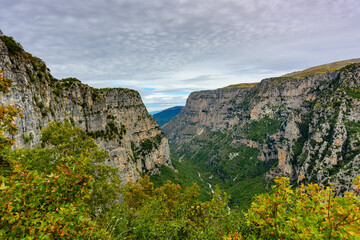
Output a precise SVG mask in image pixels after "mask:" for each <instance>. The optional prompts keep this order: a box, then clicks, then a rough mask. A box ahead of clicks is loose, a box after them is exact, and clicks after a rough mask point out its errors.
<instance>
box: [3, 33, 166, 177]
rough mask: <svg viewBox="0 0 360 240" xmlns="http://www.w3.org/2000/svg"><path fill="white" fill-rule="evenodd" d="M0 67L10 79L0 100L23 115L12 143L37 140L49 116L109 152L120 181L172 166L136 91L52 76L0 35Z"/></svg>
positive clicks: (20, 144) (29, 143) (26, 143)
mask: <svg viewBox="0 0 360 240" xmlns="http://www.w3.org/2000/svg"><path fill="white" fill-rule="evenodd" d="M14 44H15V45H14ZM16 46H17V47H16ZM0 70H1V71H2V72H3V74H4V76H5V77H7V78H10V79H12V80H13V81H14V84H13V87H12V89H11V92H10V93H9V94H6V95H4V96H1V97H0V104H12V105H15V106H17V107H18V108H20V109H21V111H22V114H23V115H24V117H23V118H18V119H17V121H16V124H17V126H18V133H17V134H16V135H15V136H13V137H14V138H15V139H16V145H15V147H24V146H29V147H31V146H34V145H36V144H37V143H38V142H39V137H40V132H41V129H42V128H44V127H45V126H47V124H48V123H49V122H51V121H58V122H65V121H70V122H73V123H74V124H75V125H76V126H79V127H81V128H82V129H83V130H84V131H85V132H86V133H88V134H89V135H91V136H92V137H94V139H95V141H96V142H97V143H98V145H99V146H100V147H101V148H103V149H105V150H106V151H107V152H108V153H109V155H110V159H108V160H107V164H109V165H111V166H114V167H117V168H118V169H119V176H120V179H121V181H122V182H123V183H126V182H128V181H129V180H133V181H136V180H137V179H138V178H139V177H140V175H141V174H143V173H150V174H151V173H156V172H158V167H159V166H160V165H166V166H169V167H171V168H172V165H171V162H170V157H169V155H170V153H169V145H168V140H167V138H166V137H165V135H164V134H163V133H162V131H161V129H160V127H159V126H158V124H157V123H156V122H155V120H154V119H153V117H152V116H151V115H150V114H149V113H148V112H147V110H146V108H145V106H144V104H143V102H142V100H141V97H140V95H139V93H138V92H136V91H134V90H130V89H123V88H114V89H95V88H92V87H90V86H88V85H85V84H82V83H81V82H80V81H79V80H77V79H74V78H69V79H63V80H61V81H59V80H56V79H54V78H53V77H52V76H51V74H50V70H49V69H48V68H47V67H46V65H45V63H44V62H43V61H41V60H40V59H38V58H36V57H33V56H32V55H31V54H29V53H27V52H25V51H24V50H23V49H22V48H21V46H20V45H19V44H16V43H15V42H13V41H12V39H10V38H7V37H4V36H3V37H1V40H0Z"/></svg>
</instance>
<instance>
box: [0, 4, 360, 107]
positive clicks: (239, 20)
mask: <svg viewBox="0 0 360 240" xmlns="http://www.w3.org/2000/svg"><path fill="white" fill-rule="evenodd" d="M1 3H2V4H1V8H0V29H1V30H2V31H3V33H4V34H5V35H8V36H13V37H14V39H15V40H16V41H18V42H20V43H21V44H22V46H23V47H24V49H25V50H26V51H28V52H30V53H32V54H33V55H34V56H37V57H39V58H41V59H43V60H44V61H45V62H46V64H47V66H48V68H50V70H51V73H52V75H53V76H54V77H56V78H59V79H61V78H65V77H76V78H78V79H80V80H81V81H82V82H83V83H86V84H88V85H90V86H93V87H98V88H102V87H125V88H132V89H135V90H138V91H139V92H140V94H141V96H142V99H143V101H144V103H145V105H146V106H147V108H148V110H149V111H156V110H161V109H165V108H168V107H172V106H179V105H185V102H186V99H187V97H188V95H189V94H190V93H191V92H193V91H199V90H207V89H216V88H221V87H225V86H227V85H230V84H237V83H245V82H258V81H260V80H262V79H264V78H267V77H276V76H281V75H283V74H285V73H289V72H293V71H296V70H302V69H305V68H308V67H312V66H315V65H320V64H325V63H329V62H334V61H339V60H345V59H351V58H359V57H360V1H359V0H141V1H140V0H61V1H59V0H1Z"/></svg>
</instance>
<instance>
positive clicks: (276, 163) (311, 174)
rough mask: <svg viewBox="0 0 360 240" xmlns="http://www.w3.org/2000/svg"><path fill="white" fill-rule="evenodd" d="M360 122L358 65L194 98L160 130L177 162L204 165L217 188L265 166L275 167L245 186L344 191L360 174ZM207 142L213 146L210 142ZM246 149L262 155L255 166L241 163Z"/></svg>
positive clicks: (254, 175)
mask: <svg viewBox="0 0 360 240" xmlns="http://www.w3.org/2000/svg"><path fill="white" fill-rule="evenodd" d="M359 121H360V64H353V65H349V66H347V67H345V68H342V69H341V70H338V71H335V72H332V73H327V74H311V75H308V76H305V77H299V78H296V77H279V78H272V79H265V80H263V81H261V82H260V83H259V84H257V85H256V86H254V87H247V88H232V89H217V90H211V91H200V92H194V93H192V94H191V95H190V96H189V98H188V100H187V103H186V106H185V107H184V108H183V110H182V111H181V113H180V114H179V115H178V116H177V117H176V118H175V119H173V120H172V121H171V122H169V123H168V124H166V125H165V126H164V127H163V129H164V131H165V133H166V134H167V136H168V138H169V140H170V143H172V144H173V145H174V151H175V152H176V153H177V154H178V156H179V157H180V158H182V159H186V158H188V159H191V161H193V162H195V164H196V162H202V161H203V166H204V168H206V169H207V170H206V171H207V172H206V171H205V172H203V174H204V175H205V176H206V175H208V180H207V181H209V182H211V183H212V184H214V183H216V182H214V181H212V179H214V178H215V176H216V175H218V176H220V177H219V181H227V184H229V182H231V184H232V185H234V184H235V185H236V182H238V181H241V179H240V177H239V176H240V175H239V174H240V173H239V172H238V169H237V168H240V169H241V168H246V167H247V165H246V164H250V165H251V164H253V166H254V168H257V166H260V165H259V164H265V163H266V162H268V163H269V164H270V163H271V165H272V167H270V168H267V169H266V168H264V171H262V172H258V171H255V170H251V171H253V172H251V174H250V176H248V175H246V174H245V175H243V180H244V182H243V184H244V183H245V182H246V181H245V180H246V179H247V181H249V179H254V178H256V177H258V176H262V174H263V173H264V172H266V176H267V178H273V177H274V176H276V175H285V176H288V177H291V179H292V180H293V181H294V183H302V182H318V183H323V184H329V183H330V182H331V183H333V184H334V185H335V187H336V189H337V190H338V191H339V192H343V191H345V190H348V189H350V188H351V186H352V185H351V179H352V178H354V177H355V176H357V175H360V150H359V146H360V122H359ZM214 133H216V134H215V135H214ZM220 133H221V135H219V134H220ZM205 136H206V137H205ZM209 136H211V137H212V138H214V139H216V140H214V141H211V142H209V141H208V140H206V141H205V140H204V139H205V138H209ZM224 139H226V140H224ZM196 146H198V147H196ZM246 148H252V149H256V150H257V151H258V152H257V153H256V158H252V157H251V156H250V155H247V158H251V159H253V160H252V163H251V162H250V163H246V164H244V161H245V160H244V159H245V158H246V156H245V155H244V154H245V153H244V152H242V151H243V150H242V149H246ZM184 149H186V150H184ZM211 149H218V150H216V151H213V150H211ZM242 154H243V158H241V155H242ZM234 159H235V160H234ZM234 161H235V162H234ZM242 161H243V162H242ZM229 164H233V166H232V169H227V167H226V165H229ZM250 165H249V166H250ZM251 166H252V165H251ZM249 171H250V170H249ZM226 179H228V180H226ZM264 184H265V182H263V183H261V184H260V185H264ZM225 186H226V185H225Z"/></svg>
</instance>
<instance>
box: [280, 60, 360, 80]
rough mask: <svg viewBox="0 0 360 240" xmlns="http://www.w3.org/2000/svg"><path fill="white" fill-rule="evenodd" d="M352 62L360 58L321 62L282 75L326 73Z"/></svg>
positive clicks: (297, 76) (297, 75)
mask: <svg viewBox="0 0 360 240" xmlns="http://www.w3.org/2000/svg"><path fill="white" fill-rule="evenodd" d="M353 63H360V58H354V59H349V60H344V61H338V62H333V63H328V64H322V65H319V66H315V67H311V68H308V69H305V70H302V71H297V72H292V73H288V74H285V75H283V77H294V78H302V77H305V76H307V75H312V74H324V73H328V72H335V71H337V70H339V69H341V68H343V67H345V66H347V65H350V64H353Z"/></svg>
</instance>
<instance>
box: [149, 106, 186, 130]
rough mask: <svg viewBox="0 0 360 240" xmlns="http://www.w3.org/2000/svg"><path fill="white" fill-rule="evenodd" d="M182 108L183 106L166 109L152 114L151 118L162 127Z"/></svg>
mask: <svg viewBox="0 0 360 240" xmlns="http://www.w3.org/2000/svg"><path fill="white" fill-rule="evenodd" d="M182 108H183V106H176V107H172V108H168V109H165V110H163V111H161V112H159V113H156V114H154V115H153V117H154V119H155V120H156V122H157V123H158V124H159V125H160V126H164V125H165V124H166V123H168V122H169V121H170V120H171V119H173V118H174V117H175V116H176V115H178V114H179V112H180V111H181V109H182Z"/></svg>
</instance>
